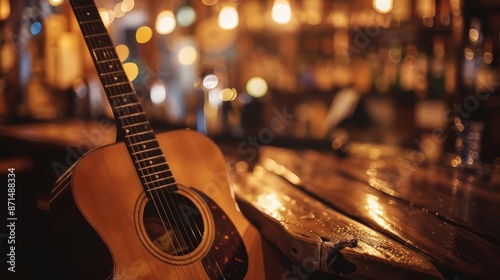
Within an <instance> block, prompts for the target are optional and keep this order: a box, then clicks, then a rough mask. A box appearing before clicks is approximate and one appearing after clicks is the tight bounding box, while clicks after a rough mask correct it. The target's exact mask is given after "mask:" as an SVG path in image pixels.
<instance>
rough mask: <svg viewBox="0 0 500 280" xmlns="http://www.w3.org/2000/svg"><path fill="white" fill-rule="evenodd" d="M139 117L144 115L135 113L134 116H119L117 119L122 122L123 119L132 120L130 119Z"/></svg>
mask: <svg viewBox="0 0 500 280" xmlns="http://www.w3.org/2000/svg"><path fill="white" fill-rule="evenodd" d="M140 115H144V112H140V113H135V114H130V115H126V116H119V117H118V118H119V119H120V120H123V119H126V118H132V117H135V116H140Z"/></svg>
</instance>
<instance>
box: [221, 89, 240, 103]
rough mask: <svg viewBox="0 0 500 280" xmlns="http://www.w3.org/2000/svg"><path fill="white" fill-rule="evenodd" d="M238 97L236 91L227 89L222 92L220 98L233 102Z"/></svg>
mask: <svg viewBox="0 0 500 280" xmlns="http://www.w3.org/2000/svg"><path fill="white" fill-rule="evenodd" d="M236 96H238V93H237V92H236V89H234V88H225V89H223V90H221V91H220V93H219V97H220V99H221V100H222V101H233V100H235V99H236Z"/></svg>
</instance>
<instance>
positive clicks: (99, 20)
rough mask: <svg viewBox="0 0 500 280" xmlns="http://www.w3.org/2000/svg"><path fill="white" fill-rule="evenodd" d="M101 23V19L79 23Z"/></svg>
mask: <svg viewBox="0 0 500 280" xmlns="http://www.w3.org/2000/svg"><path fill="white" fill-rule="evenodd" d="M95 22H97V23H102V20H101V19H92V20H84V21H81V22H79V23H80V24H85V23H95Z"/></svg>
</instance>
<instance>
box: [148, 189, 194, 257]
mask: <svg viewBox="0 0 500 280" xmlns="http://www.w3.org/2000/svg"><path fill="white" fill-rule="evenodd" d="M168 196H169V198H168V199H166V200H165V199H162V201H161V202H158V201H157V200H156V199H155V201H153V200H149V201H148V202H147V203H146V206H145V209H144V217H143V221H144V227H145V230H146V233H147V235H148V238H149V239H150V240H151V242H153V244H154V245H155V246H156V247H157V248H158V249H160V250H161V251H163V252H164V253H166V254H169V255H172V256H183V255H186V254H189V253H190V252H192V251H193V250H195V249H196V248H197V247H198V246H199V245H200V243H201V241H202V239H203V234H204V224H203V218H202V215H200V211H199V209H198V208H197V207H196V205H195V204H194V203H193V202H192V201H191V200H189V199H188V198H186V197H185V196H183V195H180V194H176V193H169V195H168Z"/></svg>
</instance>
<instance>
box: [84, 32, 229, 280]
mask: <svg viewBox="0 0 500 280" xmlns="http://www.w3.org/2000/svg"><path fill="white" fill-rule="evenodd" d="M82 27H83V26H82ZM113 51H114V49H113ZM115 57H116V58H117V55H116V53H115ZM118 66H120V65H118ZM101 70H102V69H101ZM119 70H120V71H123V69H119ZM103 72H104V71H103ZM129 86H130V87H131V88H132V90H133V87H132V86H131V84H130V82H129ZM114 93H115V94H116V92H114ZM133 93H134V94H135V92H133ZM132 103H136V105H135V106H137V108H138V109H141V108H140V103H139V102H138V101H135V100H134V101H132ZM121 105H127V104H121ZM139 111H141V110H139ZM123 119H124V118H121V120H123ZM124 124H125V125H130V124H134V123H128V121H127V122H126V123H124ZM147 127H149V126H147ZM131 137H134V138H135V137H136V136H135V135H134V136H131ZM131 137H128V139H130V138H131ZM139 139H140V140H141V141H140V142H143V141H145V140H144V139H141V137H140V135H139ZM146 140H156V139H155V137H154V136H153V139H147V138H146ZM129 142H130V141H129ZM156 143H157V142H156ZM153 144H154V142H153ZM158 146H159V145H158ZM129 147H130V148H131V149H132V150H133V147H132V143H131V144H129ZM134 152H135V151H134ZM148 153H149V152H146V154H148ZM149 156H151V155H149ZM162 156H163V155H162ZM165 164H166V165H167V163H166V161H165ZM167 166H168V165H167ZM159 171H160V172H161V170H159ZM167 171H168V170H167ZM141 173H143V172H142V171H141ZM143 175H144V174H143ZM170 177H172V176H170ZM172 179H173V177H172ZM174 183H175V180H174ZM160 187H161V186H160ZM156 192H157V194H156V196H157V197H159V195H158V191H156ZM160 193H161V194H162V196H163V197H164V198H165V199H167V198H166V197H165V191H160ZM179 197H181V198H183V203H185V202H186V201H187V198H185V197H184V196H182V195H180V196H179ZM160 201H161V200H160ZM153 202H154V203H155V207H156V208H157V211H159V209H158V206H157V204H156V202H155V201H153ZM178 202H179V203H180V201H179V200H178ZM161 204H162V203H161ZM162 208H163V211H164V212H165V208H164V206H163V204H162ZM169 208H170V207H169ZM169 211H170V212H172V211H171V209H169ZM176 212H177V214H178V211H176ZM168 220H169V219H168ZM162 223H164V222H163V219H162ZM169 223H170V222H169ZM195 226H196V231H197V232H198V234H199V236H200V237H203V234H202V232H201V230H200V228H199V227H198V225H197V224H196V223H195ZM164 227H166V226H165V225H164ZM183 227H184V230H186V228H185V225H184V223H183ZM189 227H190V229H191V232H192V234H193V237H194V238H196V236H195V235H196V233H195V232H194V230H193V229H192V227H191V225H190V224H189ZM165 230H167V229H165ZM167 231H168V230H167ZM186 233H187V231H186ZM167 235H168V234H167ZM168 236H169V235H168ZM169 238H170V239H171V237H170V236H169ZM188 240H189V242H190V243H191V246H192V247H193V248H194V247H195V246H194V245H193V244H192V242H191V239H190V238H188ZM171 243H172V244H173V245H174V243H173V242H172V241H171ZM177 243H179V242H178V241H177ZM174 246H175V245H174ZM178 246H179V244H178ZM210 255H211V258H212V260H213V261H214V262H215V264H216V267H217V269H218V270H219V273H220V275H221V276H222V277H223V278H224V275H223V273H222V271H221V270H220V266H219V264H218V263H217V261H216V260H215V259H214V256H213V254H210ZM212 267H213V265H212ZM224 279H225V278H224Z"/></svg>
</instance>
